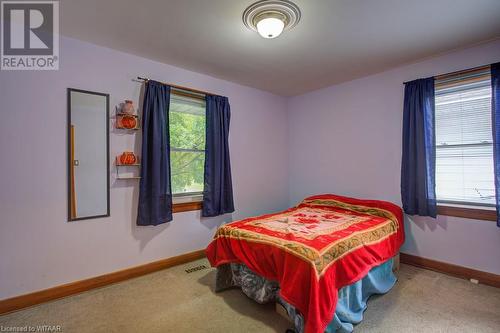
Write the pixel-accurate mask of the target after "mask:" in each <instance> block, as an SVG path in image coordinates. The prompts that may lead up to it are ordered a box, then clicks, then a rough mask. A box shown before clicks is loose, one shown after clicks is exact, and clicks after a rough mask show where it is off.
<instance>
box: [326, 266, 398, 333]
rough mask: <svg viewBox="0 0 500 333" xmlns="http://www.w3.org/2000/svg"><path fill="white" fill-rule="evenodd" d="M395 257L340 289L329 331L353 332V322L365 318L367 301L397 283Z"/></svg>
mask: <svg viewBox="0 0 500 333" xmlns="http://www.w3.org/2000/svg"><path fill="white" fill-rule="evenodd" d="M392 264H393V259H391V260H389V261H386V262H385V263H383V264H382V265H380V266H377V267H374V268H372V269H371V270H370V271H369V272H368V275H366V276H365V277H364V278H363V279H361V280H359V281H358V282H356V283H353V284H351V285H349V286H346V287H344V288H342V289H340V290H339V300H338V302H337V308H336V309H335V317H334V318H333V320H332V321H331V322H330V324H329V325H328V326H327V328H326V331H325V332H328V333H334V332H335V333H347V332H352V331H353V329H354V327H353V324H358V323H360V322H361V320H363V312H364V311H365V310H366V301H367V300H368V298H369V297H370V296H372V295H374V294H385V293H386V292H388V291H389V290H390V289H391V288H392V286H394V284H395V283H396V276H395V275H394V273H393V272H392Z"/></svg>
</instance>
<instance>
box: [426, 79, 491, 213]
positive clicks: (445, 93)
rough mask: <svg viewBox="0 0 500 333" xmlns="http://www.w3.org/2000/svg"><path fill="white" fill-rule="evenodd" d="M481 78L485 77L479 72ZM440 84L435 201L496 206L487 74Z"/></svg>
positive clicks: (437, 84) (437, 82)
mask: <svg viewBox="0 0 500 333" xmlns="http://www.w3.org/2000/svg"><path fill="white" fill-rule="evenodd" d="M480 74H481V73H480ZM475 75H476V78H475V79H474V78H471V76H470V73H469V75H464V76H463V77H461V76H457V77H452V78H451V79H450V78H449V77H448V78H447V80H448V81H449V83H446V82H444V83H443V82H439V81H436V91H435V93H436V94H435V103H436V104H435V106H436V196H437V200H438V201H439V202H447V203H457V204H474V205H494V203H495V185H494V177H493V175H494V173H493V135H492V127H491V84H490V78H489V70H488V73H486V75H485V73H482V74H481V75H478V73H476V74H475Z"/></svg>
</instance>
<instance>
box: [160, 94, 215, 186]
mask: <svg viewBox="0 0 500 333" xmlns="http://www.w3.org/2000/svg"><path fill="white" fill-rule="evenodd" d="M205 121H206V119H205V103H204V102H203V101H198V100H194V99H188V98H184V97H177V96H175V95H172V97H171V100H170V111H169V123H170V166H171V176H172V193H173V194H181V193H193V192H202V191H203V173H204V165H205Z"/></svg>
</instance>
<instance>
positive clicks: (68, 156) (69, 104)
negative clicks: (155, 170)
mask: <svg viewBox="0 0 500 333" xmlns="http://www.w3.org/2000/svg"><path fill="white" fill-rule="evenodd" d="M72 92H79V93H84V94H90V95H98V96H104V97H106V184H107V188H106V190H107V193H106V198H107V201H108V202H107V212H106V214H103V215H91V216H84V217H75V218H72V217H71V200H72V199H71V193H72V189H71V168H72V166H73V161H71V152H72V151H71V93H72ZM67 95H68V96H67V102H68V119H67V125H68V128H67V136H68V137H67V143H68V147H67V153H68V155H67V161H68V169H67V172H68V175H67V176H68V177H67V180H68V222H73V221H80V220H89V219H97V218H102V217H109V216H110V215H111V213H110V182H109V178H110V175H109V173H110V169H109V94H104V93H100V92H95V91H89V90H82V89H75V88H67Z"/></svg>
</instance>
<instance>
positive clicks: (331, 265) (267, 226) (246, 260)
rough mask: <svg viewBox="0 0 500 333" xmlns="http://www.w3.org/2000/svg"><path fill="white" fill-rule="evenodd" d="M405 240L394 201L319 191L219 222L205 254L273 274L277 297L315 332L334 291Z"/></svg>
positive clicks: (321, 327)
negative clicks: (287, 205) (291, 203)
mask: <svg viewBox="0 0 500 333" xmlns="http://www.w3.org/2000/svg"><path fill="white" fill-rule="evenodd" d="M403 240H404V231H403V212H402V210H401V208H399V207H398V206H396V205H394V204H392V203H389V202H385V201H377V200H359V199H353V198H347V197H342V196H337V195H331V194H324V195H317V196H312V197H309V198H306V199H304V201H303V202H302V203H300V204H299V205H298V206H297V207H294V208H291V209H288V210H286V211H284V212H281V213H277V214H269V215H263V216H259V217H252V218H248V219H245V220H241V221H237V222H232V223H229V224H226V225H223V226H221V227H220V228H219V229H218V230H217V233H216V234H215V236H214V239H213V241H212V242H211V243H210V244H209V245H208V247H207V249H206V253H207V257H208V260H209V261H210V263H211V264H212V266H219V265H222V264H225V263H230V262H236V263H243V264H245V265H246V266H248V267H249V268H250V269H251V270H252V271H254V272H255V273H257V274H259V275H261V276H263V277H265V278H266V279H269V280H273V281H277V282H278V283H279V285H280V295H281V297H283V298H284V299H285V300H286V301H287V302H288V303H290V304H292V305H293V306H295V307H296V308H297V309H299V310H300V311H301V313H302V314H303V315H304V319H305V331H306V333H319V332H324V331H325V329H326V326H327V325H328V323H329V322H330V321H331V320H332V319H333V315H334V313H335V308H336V304H337V295H338V290H339V289H340V288H342V287H344V286H346V285H349V284H352V283H354V282H356V281H358V280H359V279H361V278H362V277H364V276H365V275H366V274H367V273H368V271H369V270H370V269H371V268H372V267H375V266H377V265H379V264H381V263H383V262H384V261H386V260H388V259H390V258H391V257H393V256H395V255H396V254H397V252H398V251H399V247H400V246H401V245H402V243H403Z"/></svg>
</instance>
